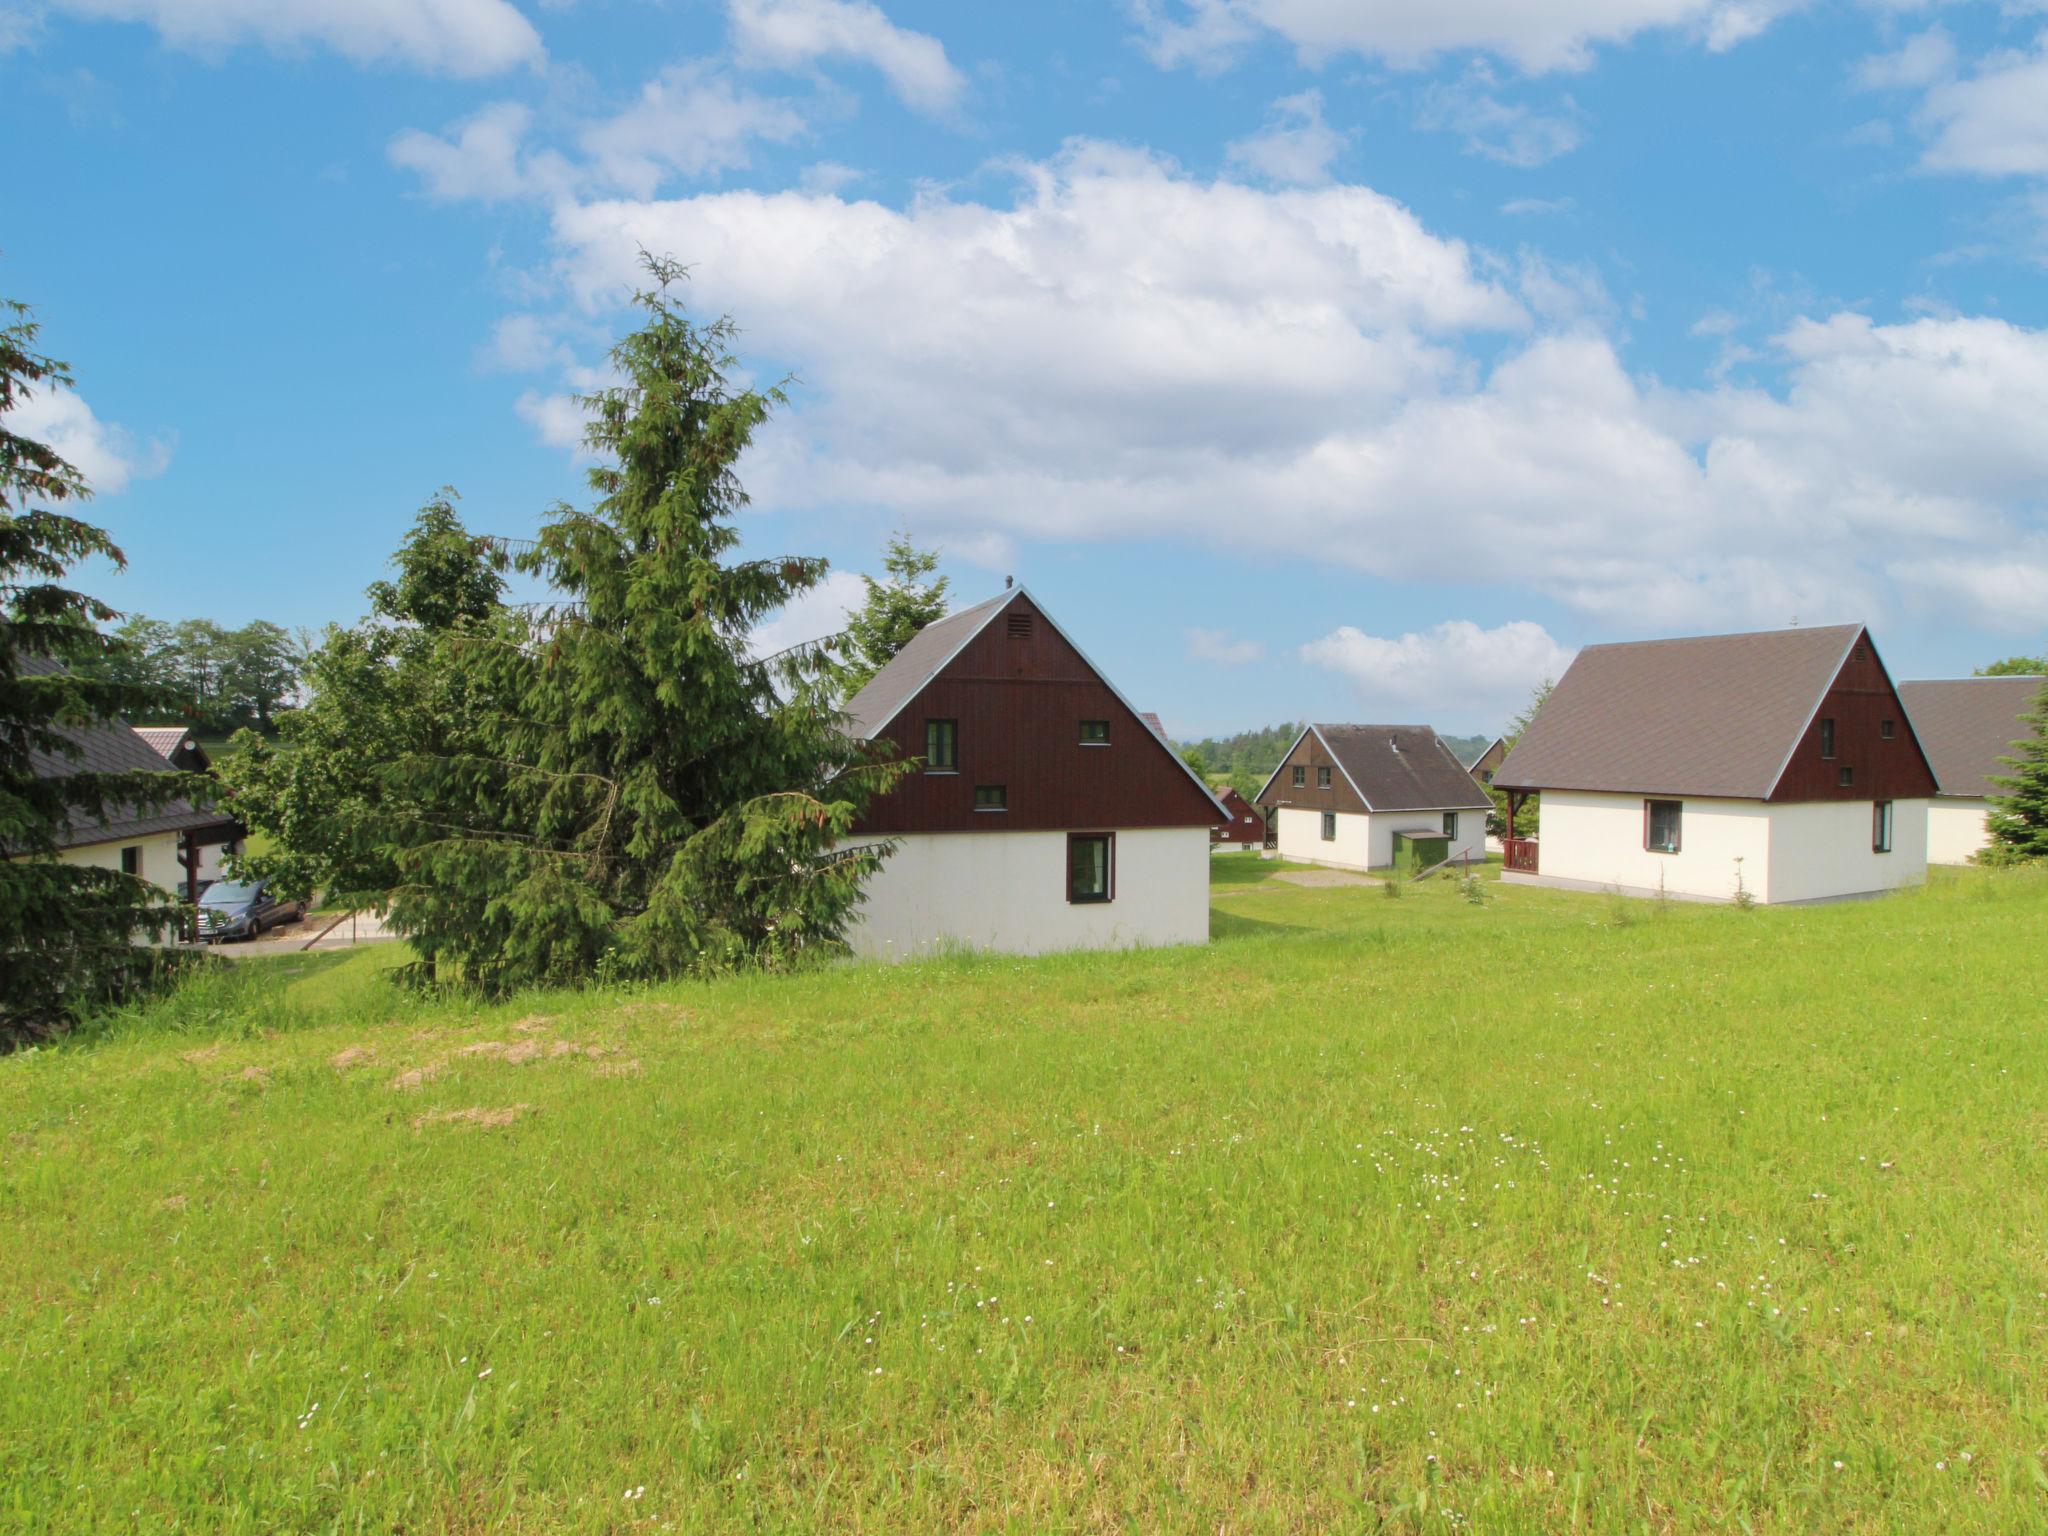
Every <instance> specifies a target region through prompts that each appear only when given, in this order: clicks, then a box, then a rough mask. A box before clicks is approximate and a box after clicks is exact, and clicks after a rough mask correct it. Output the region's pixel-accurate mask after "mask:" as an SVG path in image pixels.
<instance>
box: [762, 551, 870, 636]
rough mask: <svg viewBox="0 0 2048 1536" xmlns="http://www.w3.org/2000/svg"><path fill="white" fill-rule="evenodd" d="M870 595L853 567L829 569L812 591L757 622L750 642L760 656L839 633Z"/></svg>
mask: <svg viewBox="0 0 2048 1536" xmlns="http://www.w3.org/2000/svg"><path fill="white" fill-rule="evenodd" d="M867 595H868V589H867V584H866V583H865V582H863V581H862V580H861V579H860V577H859V576H857V575H856V574H854V573H853V572H852V571H828V572H827V573H826V575H825V579H824V580H823V581H821V582H819V583H818V584H817V585H816V586H815V587H813V588H811V589H810V591H808V592H805V593H803V594H802V595H801V596H799V597H798V598H797V599H796V600H795V601H794V602H791V603H789V604H787V605H786V606H784V607H783V608H781V609H780V610H778V611H777V612H776V613H775V614H774V615H773V616H772V617H770V618H768V619H765V620H763V621H762V622H761V623H760V624H758V625H756V626H755V628H754V632H753V633H752V634H751V635H750V636H749V637H748V643H749V644H750V645H751V646H752V647H753V651H754V654H755V655H756V656H772V655H774V654H775V653H776V652H777V651H782V650H787V649H788V648H789V647H790V646H793V645H802V644H803V643H804V642H805V641H806V640H822V639H824V638H825V637H826V636H827V635H836V634H838V633H839V632H840V631H841V630H843V629H844V628H846V620H847V616H848V615H849V614H851V613H853V612H854V611H855V610H856V609H858V608H859V607H860V606H861V604H863V603H864V602H866V601H867Z"/></svg>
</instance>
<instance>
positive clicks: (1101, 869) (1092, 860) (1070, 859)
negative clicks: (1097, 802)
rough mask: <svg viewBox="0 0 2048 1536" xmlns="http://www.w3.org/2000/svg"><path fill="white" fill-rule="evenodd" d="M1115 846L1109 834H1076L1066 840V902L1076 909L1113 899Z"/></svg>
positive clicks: (1114, 839) (1114, 893)
mask: <svg viewBox="0 0 2048 1536" xmlns="http://www.w3.org/2000/svg"><path fill="white" fill-rule="evenodd" d="M1115 846H1116V838H1115V836H1114V834H1112V833H1108V832H1089V833H1075V834H1074V835H1073V836H1071V837H1069V838H1068V839H1067V900H1069V901H1071V902H1074V903H1075V904H1077V905H1079V904H1082V903H1086V902H1102V901H1110V900H1113V899H1114V898H1115V895H1116V891H1115V879H1116V860H1115V858H1114V856H1113V851H1114V849H1115Z"/></svg>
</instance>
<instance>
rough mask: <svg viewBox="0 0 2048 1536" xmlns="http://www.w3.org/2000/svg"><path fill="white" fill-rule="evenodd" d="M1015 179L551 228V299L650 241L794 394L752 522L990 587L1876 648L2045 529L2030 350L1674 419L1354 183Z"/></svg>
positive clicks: (588, 219)
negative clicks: (1287, 580) (1092, 554)
mask: <svg viewBox="0 0 2048 1536" xmlns="http://www.w3.org/2000/svg"><path fill="white" fill-rule="evenodd" d="M1020 175H1021V177H1022V182H1021V190H1020V191H1019V192H1018V193H1017V194H1016V195H1015V197H1014V198H1013V199H1011V200H1008V201H1002V200H989V201H976V200H966V199H957V198H953V197H948V196H945V195H942V194H938V193H931V194H927V195H926V196H925V197H923V198H922V199H920V200H918V201H916V202H914V203H913V204H911V205H910V206H909V207H907V208H904V209H900V210H898V209H891V208H885V207H882V206H880V205H877V204H875V203H869V202H859V201H847V200H844V199H841V198H838V197H831V196H807V195H805V194H802V193H798V192H785V193H781V194H776V195H772V196H764V195H760V194H756V193H750V192H719V193H704V194H701V195H698V196H693V197H685V198H677V199H673V200H667V201H634V200H611V201H603V202H595V203H585V204H577V203H564V204H562V205H560V206H558V207H557V209H556V211H555V216H554V237H555V240H556V242H557V245H558V258H557V270H558V271H559V272H560V274H561V276H562V278H563V280H564V281H565V283H566V284H567V285H568V288H569V291H570V293H571V294H572V296H573V304H574V310H575V312H576V313H577V314H578V315H579V316H580V317H581V318H582V321H583V322H584V323H590V324H595V323H600V320H601V317H607V316H609V315H610V314H611V313H612V310H613V306H615V304H616V303H617V300H618V298H619V296H620V295H621V294H622V293H624V292H625V291H626V290H627V289H628V288H629V287H630V286H631V284H632V283H633V282H634V280H635V277H636V275H637V274H636V268H635V260H636V252H637V251H638V250H639V249H640V248H642V247H645V248H646V249H649V250H654V251H658V252H666V253H673V254H675V255H677V256H679V257H681V258H683V259H685V260H688V261H690V262H691V263H692V264H693V279H692V283H691V289H690V295H689V297H690V301H691V302H692V304H693V305H696V306H697V307H699V308H700V309H702V310H704V311H707V312H711V313H718V312H724V311H730V312H731V313H733V314H735V315H737V316H738V317H739V319H740V321H741V323H742V324H743V325H744V326H745V327H746V328H747V344H748V349H749V352H750V353H751V354H753V355H754V356H756V357H758V358H760V359H762V361H763V362H764V363H772V365H773V366H776V367H785V366H786V367H789V368H793V369H794V370H796V371H797V372H798V373H800V374H801V376H802V377H803V379H804V380H805V386H806V387H805V391H804V393H803V395H802V397H801V399H800V406H799V409H797V410H795V411H793V412H791V413H790V414H788V415H786V416H784V417H782V418H780V419H779V420H778V421H777V423H776V424H775V425H774V426H773V427H771V428H770V429H769V431H768V432H767V433H766V434H764V437H763V441H762V443H761V445H760V446H759V447H757V449H756V450H755V453H754V454H753V455H750V459H749V465H748V468H747V475H748V481H749V484H750V486H751V487H753V488H754V489H755V491H756V495H757V501H758V502H759V504H761V505H762V506H764V507H768V506H778V507H791V508H801V507H815V508H820V509H825V508H831V509H839V508H846V507H861V508H864V509H870V510H875V511H880V512H883V513H885V514H887V515H890V516H893V517H901V518H906V519H908V520H909V521H911V522H912V523H913V524H914V525H915V526H917V527H919V528H920V529H922V530H927V531H928V533H929V535H930V536H931V537H933V538H934V539H936V540H939V541H941V542H943V543H944V545H945V546H946V547H947V549H948V550H949V552H953V553H954V554H955V555H956V556H957V557H958V558H965V559H982V560H986V561H987V562H989V563H991V564H993V565H995V567H996V568H998V569H1001V568H1005V567H1006V566H1008V564H1009V562H1010V561H1012V560H1013V559H1014V557H1015V549H1014V546H1015V545H1016V544H1017V543H1018V542H1032V541H1058V540H1076V541H1092V540H1100V539H1146V538H1159V539H1174V540H1184V541H1189V542H1194V543H1198V544H1207V545H1209V546H1211V547H1215V548H1218V549H1229V548H1233V547H1235V545H1236V543H1237V541H1239V540H1240V539H1241V538H1242V536H1243V530H1244V529H1245V528H1246V527H1247V526H1252V527H1256V528H1257V529H1258V530H1259V537H1260V540H1261V544H1262V547H1264V548H1266V549H1269V550H1272V551H1275V552H1279V553H1282V554H1291V555H1293V556H1296V557H1299V558H1302V559H1308V560H1313V561H1316V562H1318V563H1319V564H1322V565H1325V566H1329V565H1336V566H1340V567H1346V568H1350V569H1355V570H1359V571H1363V572H1366V573H1369V574H1372V575H1375V576H1380V577H1385V578H1388V579H1395V580H1403V581H1414V580H1416V579H1417V573H1424V576H1423V579H1425V580H1426V579H1428V577H1427V573H1430V572H1440V573H1442V574H1441V580H1442V582H1443V583H1444V584H1445V585H1447V586H1448V585H1454V584H1486V585H1494V586H1503V587H1511V588H1514V589H1517V590H1533V591H1535V592H1538V593H1541V594H1543V595H1544V596H1545V597H1546V598H1547V599H1549V600H1550V601H1553V602H1557V603H1561V604H1564V605H1567V606H1569V607H1571V608H1573V609H1575V610H1576V611H1578V612H1579V613H1581V614H1584V615H1587V616H1589V617H1590V618H1592V619H1593V620H1595V621H1596V622H1597V623H1598V624H1600V625H1604V626H1611V627H1616V628H1620V629H1623V630H1624V631H1625V632H1645V631H1651V632H1670V631H1673V630H1678V629H1684V628H1688V627H1699V626H1710V627H1719V628H1726V627H1731V626H1735V625H1740V624H1746V623H1752V622H1754V623H1763V624H1775V623H1783V622H1785V621H1786V620H1788V619H1789V618H1791V617H1792V616H1793V615H1795V614H1796V615H1798V616H1800V617H1801V618H1802V619H1805V620H1807V621H1809V622H1819V621H1821V620H1822V619H1824V618H1827V617H1830V616H1833V617H1841V618H1869V619H1872V620H1875V621H1882V619H1883V617H1884V616H1885V615H1886V613H1888V612H1890V611H1892V610H1893V609H1895V608H1897V607H1899V606H1900V605H1901V604H1903V603H1905V602H1907V601H1909V598H1908V597H1907V595H1906V592H1905V588H1904V586H1903V585H1902V584H1901V581H1900V579H1899V577H1898V575H1897V572H1898V570H1900V569H1902V568H1906V567H1912V566H1925V567H1927V568H1928V569H1937V568H1940V567H1939V562H1943V561H1947V562H1953V563H1955V564H1956V565H1957V566H1958V568H1959V569H1962V570H1978V571H1992V570H1996V569H1997V568H1999V567H2000V566H2001V565H2004V564H2008V563H2013V562H2014V560H2015V558H2016V557H2015V554H2014V552H2015V551H2024V550H2026V549H2028V548H2031V547H2032V546H2031V545H2030V543H2029V541H2030V540H2034V539H2038V538H2040V537H2041V536H2042V535H2043V516H2044V514H2043V503H2044V497H2043V493H2042V491H2041V487H2042V486H2043V485H2044V484H2048V434H2044V433H2042V432H2041V431H2040V429H2039V423H2040V422H2041V421H2043V420H2048V331H2038V330H2029V329H2027V328H2025V327H2021V326H2016V325H2012V324H2009V323H2007V322H2004V321H1998V320H1983V319H1970V318H1954V317H1949V318H1934V317H1930V318H1921V319H1914V320H1911V321H1907V322H1904V323H1900V324H1890V325H1886V324H1879V323H1878V322H1877V321H1876V320H1874V319H1873V318H1871V317H1868V316H1863V315H1856V314H1842V315H1835V316H1830V317H1827V318H1824V319H1817V320H1804V321H1800V322H1798V323H1796V324H1792V325H1790V326H1787V327H1785V328H1784V329H1783V330H1782V331H1781V332H1780V333H1779V334H1778V335H1777V336H1775V337H1772V338H1767V339H1764V340H1760V341H1758V342H1756V343H1755V345H1756V347H1757V348H1758V349H1759V351H1758V353H1757V361H1758V363H1759V367H1758V370H1757V372H1758V373H1759V375H1760V376H1763V377H1774V378H1777V379H1779V380H1780V381H1781V382H1780V383H1779V384H1778V385H1777V387H1775V388H1773V389H1763V388H1735V387H1731V386H1727V385H1719V384H1717V385H1715V386H1714V387H1711V388H1707V389H1693V390H1680V389H1671V388H1667V387H1665V386H1662V385H1660V384H1658V383H1657V382H1656V381H1655V380H1654V379H1648V378H1643V377H1638V376H1636V375H1634V374H1632V373H1631V372H1630V371H1629V369H1628V368H1627V367H1626V366H1625V365H1624V363H1623V361H1622V358H1621V356H1620V355H1619V353H1618V352H1617V350H1616V347H1615V344H1614V343H1613V342H1612V341H1611V340H1609V339H1608V337H1607V336H1606V335H1605V334H1604V332H1603V329H1602V327H1603V325H1604V324H1605V322H1606V321H1607V318H1608V314H1609V310H1608V308H1607V307H1606V306H1605V304H1604V300H1603V296H1602V295H1601V294H1600V293H1599V292H1598V291H1597V285H1594V287H1593V289H1592V290H1590V291H1589V290H1588V288H1587V286H1586V284H1585V283H1584V282H1583V280H1582V279H1581V278H1580V276H1579V275H1577V274H1573V273H1571V272H1569V271H1566V272H1563V273H1559V272H1555V271H1553V270H1551V269H1550V268H1548V267H1547V266H1545V265H1544V264H1543V263H1541V262H1533V263H1531V262H1523V263H1520V264H1519V265H1518V264H1516V263H1511V262H1508V261H1504V260H1501V259H1499V258H1496V257H1490V256H1484V255H1475V254H1474V253H1473V252H1471V251H1469V250H1468V249H1467V248H1466V247H1465V246H1463V245H1461V244H1459V243H1458V242H1455V241H1450V240H1445V239H1442V238H1439V237H1437V236H1435V235H1433V234H1432V233H1431V232H1430V231H1428V230H1427V229H1426V228H1424V227H1423V225H1422V224H1421V223H1420V221H1418V220H1417V219H1416V218H1415V217H1414V215H1413V214H1411V213H1410V212H1409V211H1408V210H1406V209H1405V208H1402V207H1401V206H1400V205H1399V204H1397V203H1395V202H1393V201H1391V200H1390V199H1388V198H1385V197H1383V196H1381V195H1379V194H1377V193H1374V192H1372V191H1371V190H1369V189H1367V188H1363V187H1357V186H1345V185H1335V186H1328V187H1322V188H1316V189H1312V190H1308V189H1276V190H1261V189H1258V188H1253V187H1248V186H1243V185H1240V184H1237V183H1233V182H1230V181H1227V180H1219V181H1206V182H1205V181H1199V180H1195V179H1193V178H1190V177H1188V176H1186V175H1185V174H1183V173H1181V172H1179V171H1178V170H1177V169H1175V168H1174V167H1173V166H1171V165H1170V164H1168V163H1166V162H1163V161H1160V160H1157V159H1154V158H1151V157H1148V156H1146V155H1143V154H1140V153H1137V152H1134V151H1129V150H1119V149H1109V148H1104V147H1102V146H1098V145H1086V144H1078V145H1074V146H1071V147H1070V148H1069V150H1068V151H1067V152H1066V153H1065V154H1063V155H1062V156H1060V157H1059V158H1058V159H1056V160H1054V161H1051V162H1048V163H1044V164H1038V165H1030V166H1025V167H1022V168H1021V170H1020ZM1482 351H1484V352H1485V353H1488V354H1491V360H1490V361H1489V362H1487V363H1484V364H1482V363H1481V362H1480V360H1479V357H1480V354H1481V352H1482ZM578 387H581V386H578ZM537 398H544V397H537ZM527 409H528V411H529V413H530V414H531V415H532V417H533V418H534V419H536V420H545V419H550V418H546V417H544V416H543V413H542V410H541V407H540V405H539V404H537V403H536V404H530V405H529V406H528V407H527ZM551 430H553V431H554V432H555V434H556V435H557V437H558V438H560V437H563V436H565V435H566V433H565V429H564V427H563V425H562V424H560V422H559V420H557V424H556V425H555V426H554V427H553V428H552V429H551ZM2038 561H2039V557H2038V556H2033V555H2029V556H2026V557H2025V558H2024V559H2022V560H2020V561H2019V563H2038ZM1951 586H1952V587H1953V584H1951ZM1923 587H1924V583H1923ZM1910 601H1912V602H1916V603H1917V602H1926V601H1933V598H1932V597H1931V596H1928V595H1927V594H1926V593H1925V592H1924V591H1923V593H1922V595H1921V596H1920V597H1915V598H1911V599H1910Z"/></svg>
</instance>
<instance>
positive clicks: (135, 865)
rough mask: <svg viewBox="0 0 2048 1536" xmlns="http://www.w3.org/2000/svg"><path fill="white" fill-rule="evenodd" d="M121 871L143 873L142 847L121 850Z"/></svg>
mask: <svg viewBox="0 0 2048 1536" xmlns="http://www.w3.org/2000/svg"><path fill="white" fill-rule="evenodd" d="M121 873H122V874H124V875H139V874H141V873H142V849H141V848H140V847H129V848H123V849H122V850H121Z"/></svg>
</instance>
